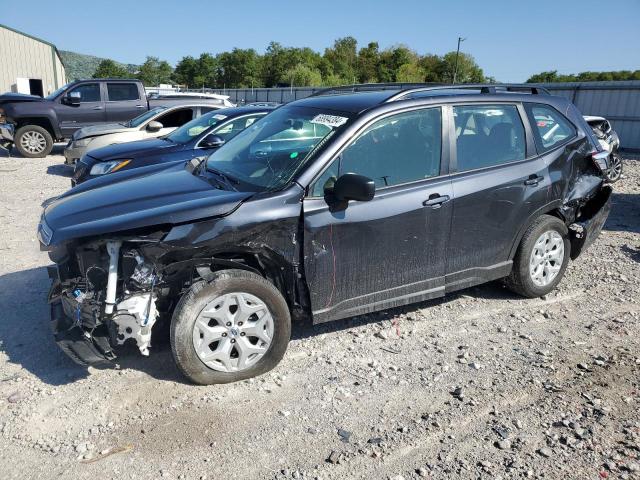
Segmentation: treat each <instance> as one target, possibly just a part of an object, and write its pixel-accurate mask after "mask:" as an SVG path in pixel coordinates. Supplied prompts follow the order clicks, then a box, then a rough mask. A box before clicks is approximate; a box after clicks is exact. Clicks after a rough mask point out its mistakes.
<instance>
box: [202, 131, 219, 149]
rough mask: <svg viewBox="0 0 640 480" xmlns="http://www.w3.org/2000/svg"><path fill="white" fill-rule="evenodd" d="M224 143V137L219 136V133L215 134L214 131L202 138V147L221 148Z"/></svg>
mask: <svg viewBox="0 0 640 480" xmlns="http://www.w3.org/2000/svg"><path fill="white" fill-rule="evenodd" d="M224 143H225V141H224V139H223V138H221V137H219V136H218V135H214V134H213V133H210V134H209V135H207V136H206V137H204V138H203V139H202V141H201V142H200V146H201V147H202V148H219V147H221V146H222V145H224Z"/></svg>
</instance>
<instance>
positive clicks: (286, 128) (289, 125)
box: [207, 106, 350, 191]
mask: <svg viewBox="0 0 640 480" xmlns="http://www.w3.org/2000/svg"><path fill="white" fill-rule="evenodd" d="M349 120H350V117H349V116H347V115H346V114H344V113H342V112H334V111H323V110H320V109H317V108H310V107H297V106H284V107H280V108H279V109H277V110H274V111H273V112H272V113H270V114H269V115H267V116H265V117H264V118H262V119H260V120H258V121H257V122H256V123H254V124H253V125H251V126H250V127H249V128H247V129H246V130H244V131H243V132H242V133H240V134H238V136H237V137H235V138H234V139H233V140H232V141H230V142H229V143H227V144H225V145H223V146H222V147H221V148H220V149H218V150H216V151H215V152H214V153H212V154H211V156H210V157H209V159H208V160H207V170H210V171H213V172H219V173H222V174H224V175H225V176H226V177H228V178H230V179H233V180H234V181H235V183H236V184H237V187H238V189H241V190H248V191H261V190H277V189H279V188H281V187H283V186H284V185H286V184H287V183H288V182H289V180H290V179H291V178H292V177H293V175H294V174H295V173H296V172H297V171H298V170H299V169H300V168H301V167H302V166H303V165H304V164H305V163H306V162H307V160H308V159H309V158H311V155H312V154H313V152H314V151H315V149H316V147H317V146H318V145H319V144H320V142H322V143H323V144H324V143H325V141H326V140H327V139H328V138H330V137H332V136H333V135H334V134H335V132H337V131H338V130H341V129H343V128H344V127H345V125H347V124H348V122H349Z"/></svg>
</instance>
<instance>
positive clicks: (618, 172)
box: [606, 152, 622, 183]
mask: <svg viewBox="0 0 640 480" xmlns="http://www.w3.org/2000/svg"><path fill="white" fill-rule="evenodd" d="M606 178H607V181H608V182H609V183H616V182H617V181H618V180H620V178H622V157H620V155H618V153H617V152H613V153H612V154H611V167H609V170H607V173H606Z"/></svg>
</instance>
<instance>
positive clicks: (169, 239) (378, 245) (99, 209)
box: [38, 85, 611, 384]
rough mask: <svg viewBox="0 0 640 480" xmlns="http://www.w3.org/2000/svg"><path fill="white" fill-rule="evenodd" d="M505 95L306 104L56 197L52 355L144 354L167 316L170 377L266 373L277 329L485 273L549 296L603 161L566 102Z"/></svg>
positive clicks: (275, 350)
mask: <svg viewBox="0 0 640 480" xmlns="http://www.w3.org/2000/svg"><path fill="white" fill-rule="evenodd" d="M350 88H351V87H350ZM515 88H516V87H511V86H502V85H482V86H465V87H460V86H456V88H455V90H452V89H451V88H436V87H431V88H426V87H423V88H413V89H407V90H383V91H379V92H368V93H355V94H338V95H326V96H312V97H309V98H306V99H303V100H298V101H295V102H292V103H289V104H287V105H284V106H282V107H280V108H278V109H276V110H274V111H273V112H272V113H270V114H269V115H267V116H265V117H264V118H262V119H261V120H258V121H256V122H255V123H254V124H252V125H251V126H250V127H249V128H247V129H246V130H244V131H243V132H241V133H240V134H238V135H237V136H236V137H235V138H234V139H233V140H231V141H230V142H228V143H227V144H225V145H223V146H222V147H221V148H219V149H217V150H216V151H214V152H213V153H212V154H211V155H210V156H209V157H208V158H207V159H206V160H204V161H202V162H201V163H198V161H196V160H193V161H190V162H188V163H187V164H186V165H185V166H184V168H182V169H181V170H180V171H177V170H176V168H175V167H174V168H173V169H172V171H170V172H159V173H155V174H152V175H147V176H143V177H136V178H131V179H129V180H124V181H121V182H118V183H114V184H107V185H104V184H101V183H100V181H101V180H102V179H97V180H95V181H94V182H96V184H95V185H92V182H87V183H85V184H83V185H80V186H79V187H77V189H71V190H70V191H68V192H66V193H65V194H63V195H62V196H60V197H59V198H58V199H57V200H55V201H53V202H52V203H50V204H49V205H48V206H46V208H45V209H44V212H43V214H42V218H41V221H40V224H39V227H38V236H39V239H40V243H41V245H42V248H43V249H45V250H48V251H49V256H50V258H51V260H52V261H53V262H55V264H56V265H55V267H53V268H51V269H50V275H51V277H52V279H53V285H52V288H51V292H50V294H49V299H50V302H51V313H52V319H53V325H54V331H55V338H56V340H57V342H58V344H59V345H60V346H61V347H62V348H63V349H64V351H65V352H67V353H68V354H69V355H70V356H71V357H72V358H73V359H75V360H76V361H78V362H80V363H85V364H87V363H108V362H111V361H113V360H114V359H115V358H116V349H117V347H118V346H119V345H121V344H123V343H124V342H126V341H129V340H130V339H132V341H133V342H135V343H136V344H137V346H138V348H139V350H140V352H141V353H142V354H143V355H148V354H149V347H150V341H151V331H152V329H153V326H154V324H155V323H156V321H158V320H160V321H170V322H171V325H170V341H171V348H172V351H173V355H174V359H175V361H176V363H177V365H178V367H179V368H180V370H181V371H182V372H183V373H184V374H185V375H186V376H187V377H188V378H189V379H191V380H192V381H193V382H196V383H201V384H209V383H224V382H232V381H237V380H240V379H246V378H249V377H253V376H255V375H258V374H261V373H264V372H266V371H268V370H270V369H271V368H273V367H274V366H275V365H276V364H277V363H278V362H279V361H280V359H281V358H282V357H283V355H284V353H285V350H286V349H287V344H288V342H289V337H290V332H291V322H292V319H295V320H297V319H301V318H310V319H312V321H313V322H314V323H320V322H326V321H330V320H337V319H341V318H345V317H351V316H354V315H360V314H364V313H367V312H372V311H376V310H380V309H385V308H390V307H396V306H399V305H405V304H409V303H412V302H418V301H423V300H427V299H431V298H435V297H441V296H443V295H445V294H446V293H448V292H452V291H455V290H459V289H462V288H466V287H469V286H472V285H477V284H481V283H484V282H488V281H491V280H497V279H503V280H504V281H505V282H506V285H507V286H508V287H509V288H511V289H512V290H513V291H514V292H517V293H518V294H520V295H523V296H525V297H539V296H542V295H545V294H547V293H549V292H550V291H552V290H553V289H554V288H555V287H556V285H558V283H559V282H560V280H561V279H562V277H563V275H564V272H565V270H566V268H567V266H568V263H569V259H576V258H577V257H578V256H579V255H580V253H581V252H583V251H584V250H585V249H586V248H587V247H588V246H589V245H590V244H591V243H592V242H593V241H594V240H595V239H596V237H597V236H598V235H599V233H600V230H601V228H602V226H603V224H604V222H605V220H606V218H607V215H608V213H609V209H610V195H611V187H610V186H608V185H605V184H604V172H606V170H607V168H608V164H607V157H608V154H607V153H606V152H602V151H600V150H598V149H597V142H596V139H595V137H594V136H593V133H592V132H591V129H590V128H589V126H588V125H587V123H586V122H585V120H584V118H582V116H581V115H580V113H579V112H578V110H577V109H576V108H575V107H574V106H573V105H572V104H571V103H570V102H569V101H567V100H566V99H564V98H562V97H556V96H551V95H548V94H546V93H545V91H544V90H543V89H540V88H539V87H530V86H518V87H517V88H518V89H519V91H518V92H514V91H512V90H513V89H515ZM525 92H528V93H525ZM539 116H545V117H548V118H549V119H552V120H553V122H554V123H555V124H557V125H558V127H557V128H556V129H555V130H554V131H553V132H552V134H550V135H546V134H547V133H548V129H547V128H546V126H541V125H539V124H538V123H537V122H536V118H537V117H539ZM315 127H319V128H317V129H316V128H315ZM311 131H315V132H316V135H305V136H304V137H303V136H301V135H299V133H300V132H311ZM274 143H280V144H281V145H280V146H279V147H278V148H272V147H273V144H274Z"/></svg>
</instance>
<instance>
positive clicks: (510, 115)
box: [453, 105, 525, 172]
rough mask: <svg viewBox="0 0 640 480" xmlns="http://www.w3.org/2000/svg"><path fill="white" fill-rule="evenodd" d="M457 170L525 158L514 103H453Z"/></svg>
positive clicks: (473, 168)
mask: <svg viewBox="0 0 640 480" xmlns="http://www.w3.org/2000/svg"><path fill="white" fill-rule="evenodd" d="M453 118H454V125H455V129H456V130H455V134H456V151H457V168H458V171H459V172H465V171H468V170H475V169H478V168H484V167H490V166H493V165H500V164H503V163H510V162H516V161H518V160H524V158H525V137H524V127H523V125H522V120H521V118H520V114H519V113H518V109H517V107H516V106H515V105H461V106H457V107H453Z"/></svg>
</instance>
